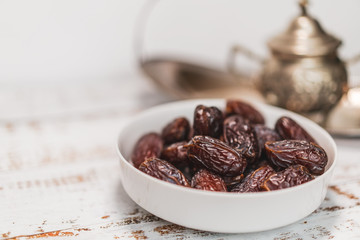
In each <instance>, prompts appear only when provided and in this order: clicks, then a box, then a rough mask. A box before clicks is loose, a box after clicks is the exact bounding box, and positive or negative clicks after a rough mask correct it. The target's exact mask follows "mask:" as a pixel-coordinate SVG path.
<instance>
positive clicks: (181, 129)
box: [161, 117, 190, 144]
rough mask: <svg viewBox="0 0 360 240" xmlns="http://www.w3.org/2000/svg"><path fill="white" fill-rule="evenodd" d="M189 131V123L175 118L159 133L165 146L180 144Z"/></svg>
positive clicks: (184, 119) (182, 118) (185, 138)
mask: <svg viewBox="0 0 360 240" xmlns="http://www.w3.org/2000/svg"><path fill="white" fill-rule="evenodd" d="M189 131H190V123H189V121H188V120H187V119H186V118H184V117H180V118H176V119H174V120H173V121H172V122H170V123H169V124H168V125H166V126H165V127H164V128H163V130H162V133H161V137H162V139H163V140H164V143H165V144H171V143H175V142H181V141H184V140H187V137H188V135H189Z"/></svg>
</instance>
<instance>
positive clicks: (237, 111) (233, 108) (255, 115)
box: [225, 100, 265, 124]
mask: <svg viewBox="0 0 360 240" xmlns="http://www.w3.org/2000/svg"><path fill="white" fill-rule="evenodd" d="M225 114H226V116H230V115H240V116H241V117H243V118H246V119H248V120H249V121H250V122H251V123H252V124H256V123H260V124H264V123H265V119H264V117H263V115H262V114H261V113H260V112H259V111H258V110H256V109H255V108H254V107H253V106H251V105H250V104H248V103H246V102H243V101H240V100H228V101H227V102H226V109H225Z"/></svg>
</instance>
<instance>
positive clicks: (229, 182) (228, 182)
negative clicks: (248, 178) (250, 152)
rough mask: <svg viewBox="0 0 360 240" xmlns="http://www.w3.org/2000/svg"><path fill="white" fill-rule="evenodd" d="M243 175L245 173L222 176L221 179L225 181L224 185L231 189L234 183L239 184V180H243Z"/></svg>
mask: <svg viewBox="0 0 360 240" xmlns="http://www.w3.org/2000/svg"><path fill="white" fill-rule="evenodd" d="M244 177H245V173H242V174H240V175H237V176H234V177H227V176H225V177H222V179H223V180H224V182H225V185H226V187H227V188H228V189H232V188H233V187H234V186H235V185H237V184H239V183H240V182H241V180H243V179H244Z"/></svg>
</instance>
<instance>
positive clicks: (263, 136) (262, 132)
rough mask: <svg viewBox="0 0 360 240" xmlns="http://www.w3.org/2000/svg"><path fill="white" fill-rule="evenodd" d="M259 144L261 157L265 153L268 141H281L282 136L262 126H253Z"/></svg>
mask: <svg viewBox="0 0 360 240" xmlns="http://www.w3.org/2000/svg"><path fill="white" fill-rule="evenodd" d="M253 128H254V132H255V136H256V140H257V143H258V145H259V156H261V155H262V154H263V153H264V149H265V143H266V142H267V141H280V140H281V137H280V135H279V134H278V133H277V132H276V131H275V130H274V129H271V128H269V127H267V126H265V125H262V124H255V125H254V126H253Z"/></svg>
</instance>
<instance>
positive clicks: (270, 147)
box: [265, 140, 328, 175]
mask: <svg viewBox="0 0 360 240" xmlns="http://www.w3.org/2000/svg"><path fill="white" fill-rule="evenodd" d="M265 150H266V155H267V157H268V160H269V161H270V162H271V163H273V164H274V165H276V166H279V167H282V168H286V167H289V166H291V165H295V164H301V165H303V166H305V167H306V168H307V169H308V170H309V171H310V172H311V173H313V174H316V175H320V174H323V173H324V171H325V166H326V164H327V162H328V157H327V154H326V152H325V150H324V149H323V148H322V147H320V146H319V145H317V144H315V143H313V142H307V141H304V140H283V141H277V142H266V143H265Z"/></svg>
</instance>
